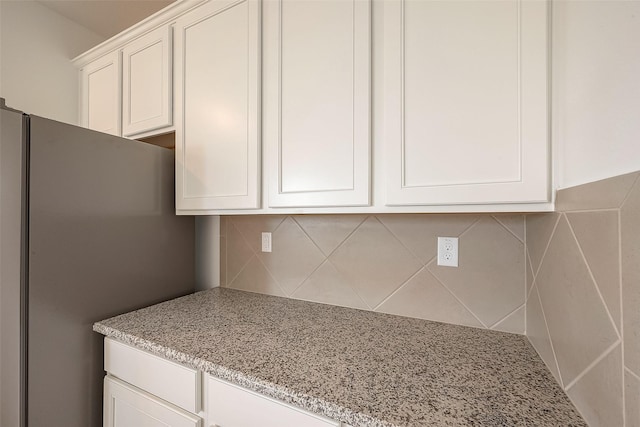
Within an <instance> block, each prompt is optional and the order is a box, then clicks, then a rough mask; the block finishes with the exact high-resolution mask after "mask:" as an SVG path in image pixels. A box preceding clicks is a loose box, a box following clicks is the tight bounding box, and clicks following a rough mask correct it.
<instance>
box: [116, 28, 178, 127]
mask: <svg viewBox="0 0 640 427" xmlns="http://www.w3.org/2000/svg"><path fill="white" fill-rule="evenodd" d="M122 64H123V99H122V116H123V117H122V120H123V123H122V134H123V135H124V136H133V135H137V134H141V133H144V132H149V131H152V130H156V129H159V128H163V127H166V126H170V125H171V119H172V113H173V112H172V105H171V88H172V84H171V83H172V82H171V65H172V64H171V28H170V27H169V26H164V27H160V28H157V29H155V30H153V31H151V32H149V33H147V34H145V35H144V36H142V37H140V38H138V39H136V40H134V41H133V42H131V43H129V44H127V45H126V46H125V47H124V49H123V50H122Z"/></svg>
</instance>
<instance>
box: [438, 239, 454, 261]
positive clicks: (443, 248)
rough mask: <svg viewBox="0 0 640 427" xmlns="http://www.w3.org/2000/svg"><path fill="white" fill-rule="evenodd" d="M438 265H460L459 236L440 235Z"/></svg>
mask: <svg viewBox="0 0 640 427" xmlns="http://www.w3.org/2000/svg"><path fill="white" fill-rule="evenodd" d="M438 265H442V266H446V267H457V266H458V238H457V237H438Z"/></svg>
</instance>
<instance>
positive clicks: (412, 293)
mask: <svg viewBox="0 0 640 427" xmlns="http://www.w3.org/2000/svg"><path fill="white" fill-rule="evenodd" d="M376 311H380V312H383V313H390V314H397V315H400V316H407V317H417V318H419V319H427V320H433V321H436V322H445V323H454V324H456V325H465V326H475V327H482V325H481V324H480V322H478V319H476V318H475V317H473V315H472V314H471V313H470V312H469V311H468V310H467V309H466V308H465V307H464V306H463V305H462V304H460V302H459V301H458V300H456V299H455V297H454V296H453V295H452V294H451V293H450V292H449V291H447V290H446V289H445V288H444V287H443V286H442V285H441V284H440V283H439V282H438V280H437V279H436V278H435V277H433V275H432V274H431V273H430V272H429V271H427V270H426V269H423V270H421V271H420V272H419V273H418V274H417V275H415V276H414V277H413V278H412V279H411V280H409V281H408V282H407V283H406V284H405V285H403V286H402V287H401V288H400V289H399V290H398V291H397V292H396V293H394V294H393V295H392V296H391V297H390V298H389V299H388V300H386V301H385V302H384V303H383V304H382V305H380V307H378V309H377V310H376Z"/></svg>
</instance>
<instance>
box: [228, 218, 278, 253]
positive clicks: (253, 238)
mask: <svg viewBox="0 0 640 427" xmlns="http://www.w3.org/2000/svg"><path fill="white" fill-rule="evenodd" d="M285 218H286V217H285V216H284V215H236V216H231V217H229V221H230V222H231V223H233V224H234V225H235V226H236V228H237V229H238V230H239V231H240V233H241V234H242V236H243V237H244V238H245V240H246V241H247V243H248V244H249V247H250V248H251V249H252V250H253V252H254V253H258V252H260V250H261V248H262V233H263V232H273V231H275V229H276V228H278V226H279V225H280V224H281V223H282V221H284V219H285ZM227 231H228V230H227Z"/></svg>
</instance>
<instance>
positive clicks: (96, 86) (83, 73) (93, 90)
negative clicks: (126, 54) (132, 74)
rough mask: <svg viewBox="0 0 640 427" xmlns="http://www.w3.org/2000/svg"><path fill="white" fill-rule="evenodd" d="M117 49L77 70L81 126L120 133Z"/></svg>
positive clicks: (114, 133) (119, 74) (119, 79)
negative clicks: (79, 88) (78, 71)
mask: <svg viewBox="0 0 640 427" xmlns="http://www.w3.org/2000/svg"><path fill="white" fill-rule="evenodd" d="M120 68H121V67H120V52H119V51H117V52H111V53H109V54H107V55H104V56H102V57H100V58H98V59H96V60H94V61H92V62H91V63H89V64H87V65H85V66H84V67H83V68H82V69H81V70H80V85H81V94H82V95H81V96H82V102H81V108H80V123H81V124H82V126H84V127H87V128H89V129H93V130H97V131H100V132H105V133H110V134H112V135H117V136H120V131H121V129H120V124H121V121H120V119H121V117H120V111H121V110H120V105H121V98H120V94H121V90H120V89H121V86H122V85H121V78H120V76H121V73H120Z"/></svg>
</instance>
